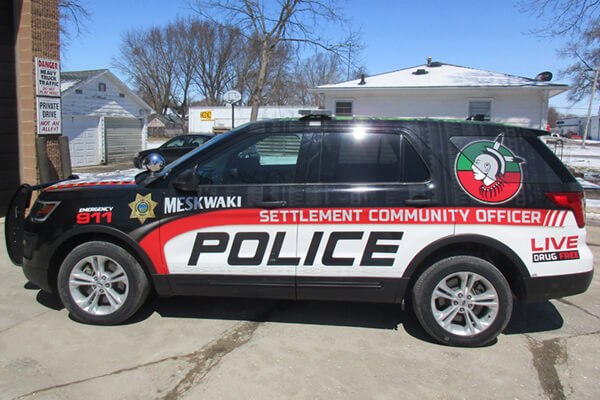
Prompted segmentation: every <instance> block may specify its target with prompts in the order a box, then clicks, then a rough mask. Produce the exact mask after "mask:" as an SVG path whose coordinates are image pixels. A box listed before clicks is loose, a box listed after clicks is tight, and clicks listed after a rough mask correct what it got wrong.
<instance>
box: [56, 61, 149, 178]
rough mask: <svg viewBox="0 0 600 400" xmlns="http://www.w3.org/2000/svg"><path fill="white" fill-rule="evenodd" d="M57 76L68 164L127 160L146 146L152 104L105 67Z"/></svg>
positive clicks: (82, 164)
mask: <svg viewBox="0 0 600 400" xmlns="http://www.w3.org/2000/svg"><path fill="white" fill-rule="evenodd" d="M60 78H61V91H62V129H63V132H62V134H63V136H68V137H69V150H70V153H71V165H72V166H74V167H78V166H86V165H97V164H101V163H112V162H124V161H131V160H132V159H133V156H134V154H135V153H136V152H137V151H140V150H142V149H145V148H146V143H147V122H146V121H147V120H146V116H147V115H148V114H150V112H151V111H152V108H151V107H150V106H149V105H148V104H146V102H144V101H143V100H142V99H141V98H140V97H139V96H137V95H136V94H135V93H134V92H132V91H131V90H130V89H129V88H128V87H127V86H126V85H125V84H124V83H123V82H121V81H120V80H119V79H118V78H117V77H116V76H115V75H113V74H112V73H111V72H110V71H109V70H107V69H101V70H93V71H71V72H61V74H60Z"/></svg>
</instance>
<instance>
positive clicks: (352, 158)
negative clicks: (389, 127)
mask: <svg viewBox="0 0 600 400" xmlns="http://www.w3.org/2000/svg"><path fill="white" fill-rule="evenodd" d="M320 181H321V182H332V183H353V182H355V183H359V182H399V181H400V135H396V134H382V133H367V134H358V135H356V134H352V133H329V134H325V136H324V139H323V151H322V153H321V172H320Z"/></svg>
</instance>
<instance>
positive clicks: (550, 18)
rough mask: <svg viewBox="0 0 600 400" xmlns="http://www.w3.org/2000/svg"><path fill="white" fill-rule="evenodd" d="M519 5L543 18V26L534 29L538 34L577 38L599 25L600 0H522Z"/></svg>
mask: <svg viewBox="0 0 600 400" xmlns="http://www.w3.org/2000/svg"><path fill="white" fill-rule="evenodd" d="M519 5H520V7H521V10H522V11H524V12H526V13H528V14H530V15H532V16H534V17H536V18H537V19H541V20H542V22H543V24H542V27H541V28H538V29H534V30H532V33H535V34H537V35H541V36H568V37H571V38H576V37H578V36H580V35H582V34H584V33H585V32H588V31H590V30H593V29H595V27H596V26H597V25H598V13H599V11H600V0H522V1H520V2H519Z"/></svg>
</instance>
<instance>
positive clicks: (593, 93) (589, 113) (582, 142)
mask: <svg viewBox="0 0 600 400" xmlns="http://www.w3.org/2000/svg"><path fill="white" fill-rule="evenodd" d="M599 74H600V63H599V64H598V67H597V68H596V77H595V78H594V86H592V97H590V105H589V107H588V113H587V122H586V124H585V131H584V132H583V140H582V141H581V148H582V149H585V140H586V139H587V135H588V131H589V129H590V122H591V120H592V103H593V102H594V96H595V95H596V86H597V85H598V75H599Z"/></svg>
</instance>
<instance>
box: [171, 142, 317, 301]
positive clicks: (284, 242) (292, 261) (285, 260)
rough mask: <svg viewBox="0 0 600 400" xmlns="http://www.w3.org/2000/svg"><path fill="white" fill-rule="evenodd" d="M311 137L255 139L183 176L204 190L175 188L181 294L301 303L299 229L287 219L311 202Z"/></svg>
mask: <svg viewBox="0 0 600 400" xmlns="http://www.w3.org/2000/svg"><path fill="white" fill-rule="evenodd" d="M310 136H311V135H306V134H304V133H303V132H291V133H290V132H285V133H282V132H277V131H274V132H273V131H270V132H269V133H264V132H262V131H259V132H255V133H251V132H249V134H247V135H243V137H242V138H241V139H239V140H237V141H235V142H233V143H230V144H228V145H227V146H226V148H224V149H222V150H220V151H216V152H215V151H213V152H212V154H210V155H208V156H206V157H202V158H201V159H199V160H198V161H197V162H195V163H192V164H193V165H190V168H188V169H186V170H185V171H183V172H182V174H190V173H192V174H194V176H195V177H196V179H197V181H198V183H199V184H198V186H197V189H195V190H194V191H193V192H190V191H189V190H187V191H185V190H181V188H179V189H178V188H177V187H178V186H177V184H174V186H173V189H172V190H169V191H168V192H167V194H166V195H165V198H164V201H163V204H164V209H163V210H162V211H163V215H164V220H163V222H162V225H163V226H162V227H161V231H162V233H161V246H162V249H163V253H164V259H165V264H166V267H167V269H168V274H169V275H170V279H169V280H170V282H171V285H172V287H173V288H174V290H175V292H177V293H179V294H203V295H225V296H252V297H277V298H295V272H296V266H297V264H298V263H299V260H298V258H297V236H298V225H297V222H295V221H294V219H293V216H292V213H287V212H286V211H289V210H292V209H298V208H299V207H303V205H304V202H305V200H304V184H303V179H304V178H303V176H304V167H302V164H303V163H301V162H300V161H301V160H302V159H303V157H305V155H303V152H302V151H301V149H302V148H304V147H308V145H310ZM223 147H224V146H221V148H223ZM176 180H177V176H175V177H174V178H173V181H176ZM277 216H279V217H277Z"/></svg>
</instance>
